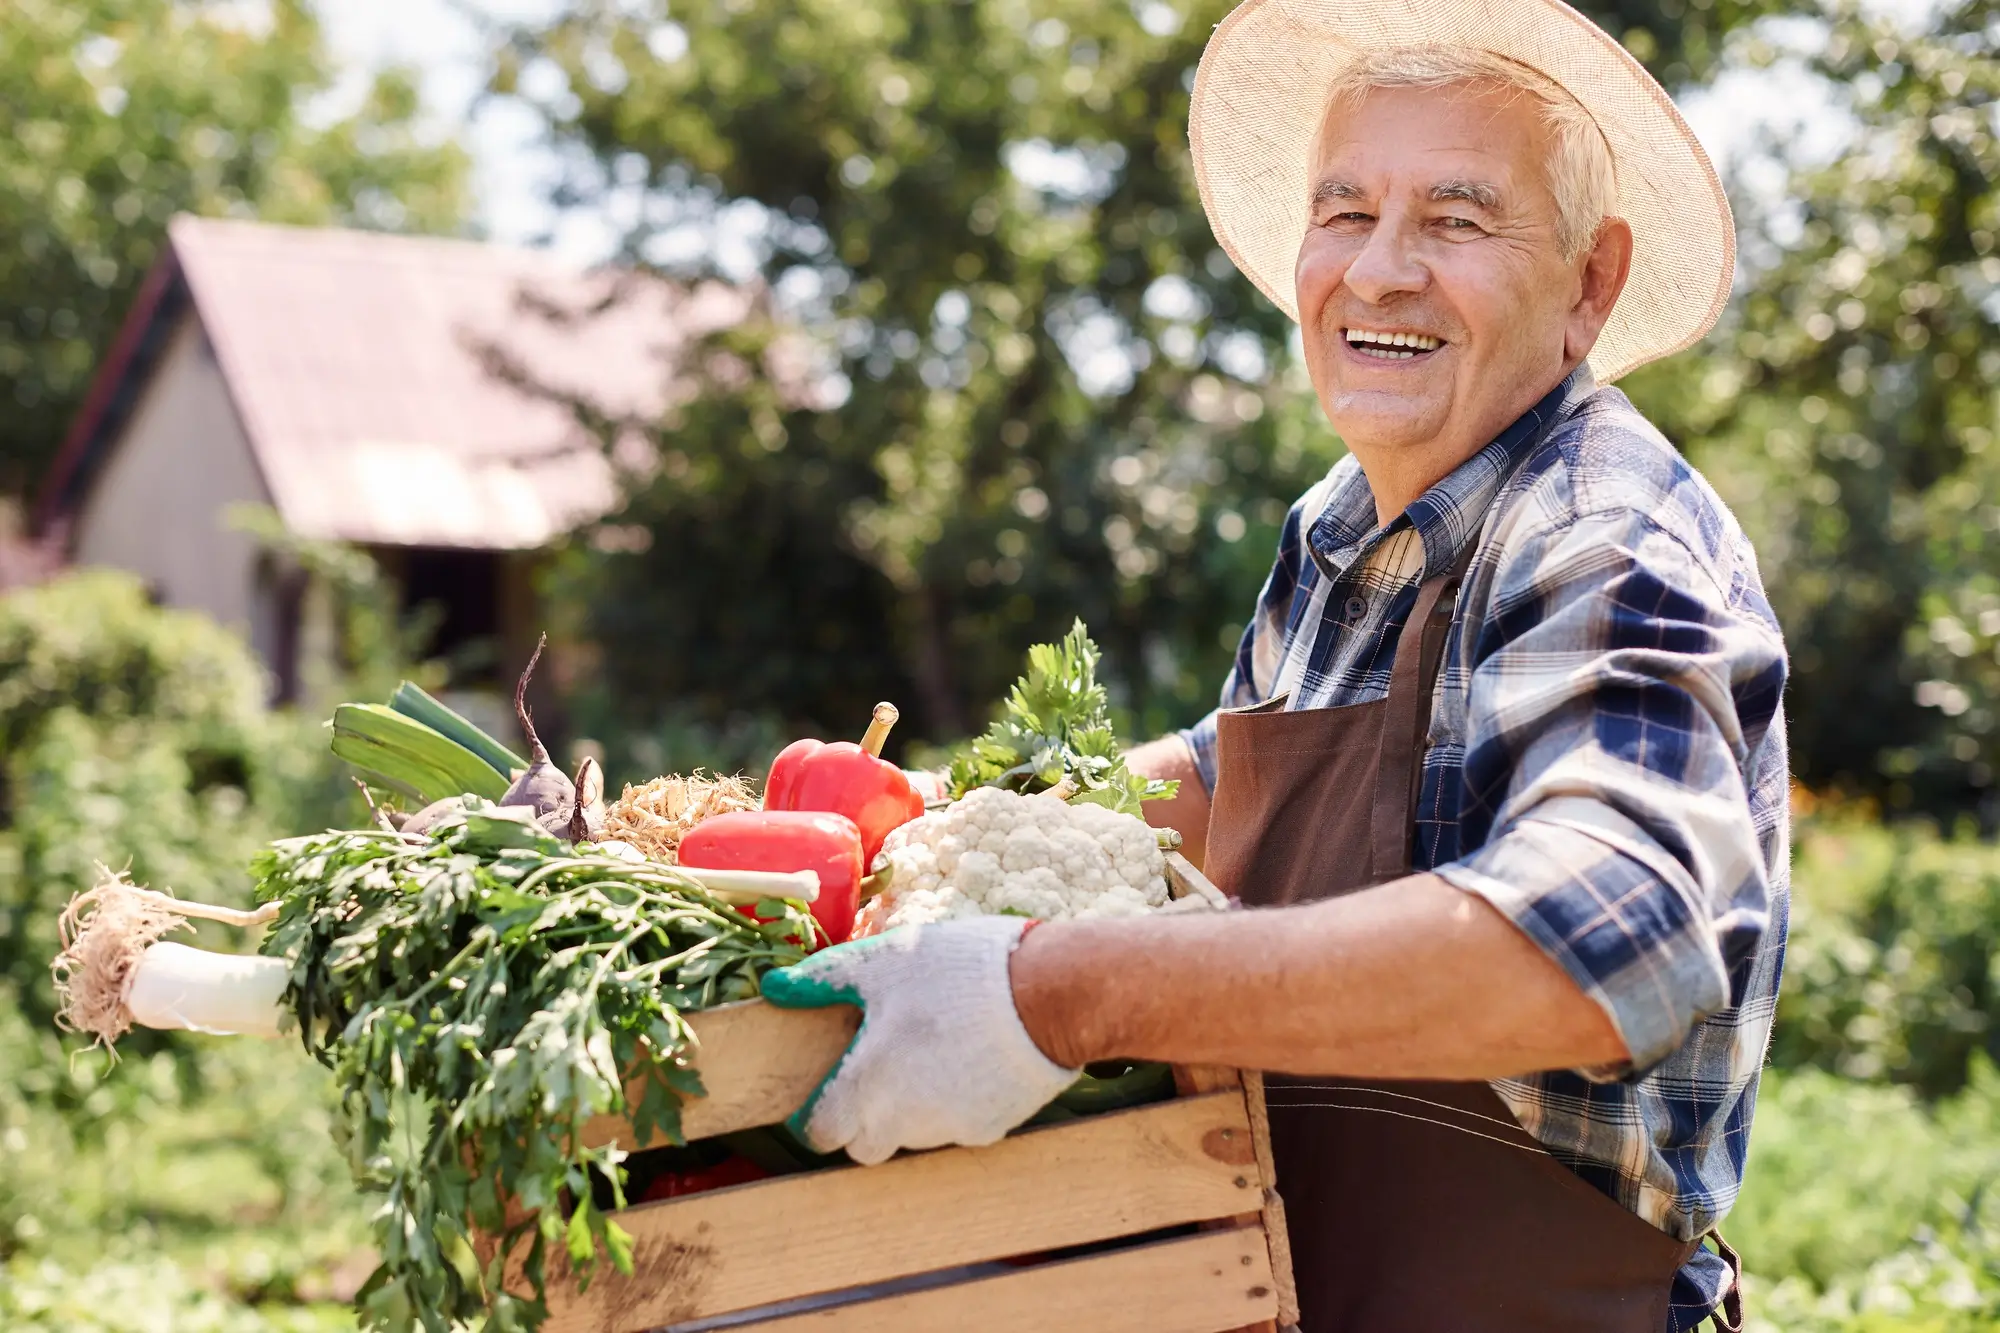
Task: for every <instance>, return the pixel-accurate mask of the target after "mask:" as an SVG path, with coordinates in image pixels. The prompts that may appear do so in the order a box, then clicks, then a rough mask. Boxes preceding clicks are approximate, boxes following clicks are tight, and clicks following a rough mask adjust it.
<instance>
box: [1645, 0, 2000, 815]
mask: <svg viewBox="0 0 2000 1333" xmlns="http://www.w3.org/2000/svg"><path fill="white" fill-rule="evenodd" d="M1996 16H2000V8H1996V6H1995V5H1993V4H1991V3H1989V2H1988V0H1973V2H1972V3H1960V4H1957V5H1952V6H1948V7H1945V8H1943V9H1940V10H1938V11H1935V12H1933V13H1930V14H1927V15H1926V16H1925V17H1924V26H1923V27H1922V28H1920V29H1918V30H1915V31H1912V30H1910V29H1909V28H1908V27H1907V26H1902V25H1903V24H1904V23H1905V22H1906V20H1900V19H1899V18H1897V17H1896V16H1888V15H1885V14H1884V13H1883V12H1882V11H1875V10H1868V9H1863V8H1860V7H1853V8H1842V9H1839V10H1837V11H1835V12H1834V13H1833V14H1832V16H1831V19H1830V22H1829V25H1828V27H1827V29H1826V30H1825V32H1824V33H1823V34H1822V36H1823V39H1824V40H1823V44H1821V45H1818V46H1816V47H1813V48H1810V49H1809V50H1808V52H1807V58H1808V59H1809V61H1810V64H1811V65H1812V67H1814V68H1815V69H1817V70H1818V71H1819V72H1820V73H1821V74H1823V75H1824V76H1825V77H1826V78H1828V79H1829V80H1830V81H1832V86H1833V87H1834V88H1836V89H1840V90H1844V93H1845V96H1846V99H1847V103H1848V110H1849V111H1850V112H1851V114H1852V115H1853V116H1854V117H1855V119H1856V123H1857V137H1856V140H1855V142H1854V143H1853V145H1852V146H1851V147H1850V149H1849V150H1848V151H1847V152H1845V153H1843V154H1842V155H1841V157H1840V158H1839V159H1838V160H1837V161H1835V162H1833V163H1832V164H1831V165H1827V166H1819V167H1813V168H1810V169H1807V170H1803V171H1801V172H1800V173H1798V175H1797V177H1796V179H1795V181H1794V184H1793V196H1794V198H1793V202H1792V203H1791V204H1790V205H1789V206H1788V207H1787V208H1786V209H1785V210H1784V211H1783V212H1781V213H1780V214H1779V215H1778V216H1775V217H1768V218H1751V219H1748V220H1747V221H1748V222H1749V224H1750V226H1749V232H1750V237H1751V240H1752V242H1753V244H1751V245H1746V247H1745V248H1746V252H1748V253H1750V254H1752V255H1753V256H1757V255H1760V254H1761V255H1762V256H1766V257H1764V258H1761V259H1755V260H1753V266H1752V268H1751V277H1752V279H1753V281H1752V284H1751V286H1750V288H1749V290H1748V291H1747V293H1746V294H1745V295H1744V297H1743V298H1742V299H1741V300H1740V301H1739V302H1738V304H1737V307H1736V308H1735V310H1734V311H1733V312H1732V314H1731V316H1730V318H1729V320H1728V321H1727V323H1726V324H1725V326H1724V328H1723V330H1722V331H1721V332H1720V333H1719V334H1718V335H1717V337H1715V338H1714V339H1712V340H1711V343H1710V345H1709V348H1708V354H1707V355H1705V356H1704V357H1702V358H1700V359H1694V358H1679V359H1677V360H1674V361H1669V362H1666V363H1662V364H1661V365H1660V366H1659V367H1658V368H1657V369H1655V370H1651V371H1648V372H1646V373H1644V374H1642V375H1641V376H1640V377H1637V378H1636V379H1635V382H1634V385H1633V386H1632V387H1633V392H1634V395H1635V397H1636V398H1637V399H1638V400H1639V401H1640V403H1641V405H1642V406H1645V407H1647V408H1648V409H1650V410H1651V412H1652V414H1653V415H1654V417H1655V419H1656V420H1659V421H1660V422H1661V423H1662V424H1663V425H1664V426H1666V427H1667V429H1668V430H1669V433H1670V434H1671V435H1673V436H1674V437H1675V438H1677V439H1680V440H1683V441H1688V442H1691V444H1692V451H1693V452H1694V454H1695V456H1696V457H1697V459H1698V460H1699V461H1700V462H1702V464H1703V465H1704V466H1705V467H1706V469H1707V470H1708V471H1709V472H1710V474H1711V475H1712V476H1713V477H1714V478H1715V479H1716V480H1717V482H1718V484H1719V485H1720V486H1721V487H1722V489H1723V490H1724V492H1725V493H1726V494H1727V495H1728V496H1729V498H1730V499H1731V500H1732V501H1733V502H1734V503H1735V504H1736V506H1737V508H1738V510H1739V512H1741V513H1742V515H1743V517H1744V519H1745V522H1746V524H1747V526H1748V527H1749V528H1750V529H1751V532H1752V535H1753V536H1754V537H1755V538H1756V541H1757V546H1758V550H1759V552H1760V553H1761V555H1762V557H1763V566H1764V574H1765V579H1766V582H1767V584H1768V585H1769V586H1770V588H1771V590H1772V596H1773V601H1774V603H1775V605H1776V608H1777V610H1778V612H1779V615H1780V618H1781V619H1782V621H1783V622H1784V625H1785V628H1786V633H1787V637H1788V639H1789V641H1790V644H1791V649H1792V665H1793V678H1792V687H1791V691H1790V694H1789V698H1788V700H1787V711H1788V713H1789V715H1790V718H1791V723H1792V748H1793V767H1794V771H1795V772H1796V773H1798V774H1799V776H1800V777H1801V778H1802V779H1803V780H1804V781H1806V782H1807V783H1808V784H1809V785H1813V786H1826V787H1839V788H1845V789H1848V790H1850V791H1854V792H1857V793H1862V794H1866V795H1870V796H1873V797H1876V798H1879V799H1880V800H1882V801H1883V802H1885V803H1886V804H1887V805H1888V806H1889V807H1890V808H1891V809H1894V810H1904V811H1908V810H1925V811H1931V812H1935V813H1940V814H1949V813H1950V812H1952V811H1954V810H1963V809H1965V808H1967V807H1968V806H1980V805H1983V806H1984V807H1985V813H1986V818H1987V820H1988V822H1989V823H1991V822H1992V821H1993V819H1994V817H1995V815H1996V814H2000V811H1996V810H1995V809H1994V808H1993V807H1992V802H1991V797H1990V795H1989V793H1991V792H1992V790H1993V781H1994V773H1995V769H1996V765H2000V666H1997V665H1996V656H1995V654H1996V647H2000V563H1997V562H1996V546H1995V536H1994V534H1995V532H1996V531H2000V508H1996V507H1995V506H1994V503H1993V496H1994V495H1995V494H1996V493H2000V491H1996V483H2000V445H1996V437H1995V431H1996V429H2000V419H1996V416H1997V414H1996V399H1995V396H1994V389H1993V385H1994V383H1995V381H1996V377H1997V376H2000V330H1996V319H2000V308H1996V306H1995V301H1994V293H1995V291H1996V290H2000V249H1996V236H2000V144H1996V140H1995V137H1994V128H1993V121H1992V114H1993V108H1994V104H1995V98H1996V95H2000V62H1997V61H1996V59H1995V57H1996V55H2000V49H1996V44H2000V29H1996V27H1995V26H1994V20H1995V18H1996ZM1781 54H1783V53H1782V52H1781V51H1779V50H1778V49H1776V48H1774V47H1772V46H1769V45H1764V46H1762V49H1761V50H1753V51H1752V52H1751V55H1752V56H1753V57H1754V58H1759V59H1765V60H1768V59H1773V58H1776V57H1778V56H1779V55H1781ZM1794 210H1795V211H1794Z"/></svg>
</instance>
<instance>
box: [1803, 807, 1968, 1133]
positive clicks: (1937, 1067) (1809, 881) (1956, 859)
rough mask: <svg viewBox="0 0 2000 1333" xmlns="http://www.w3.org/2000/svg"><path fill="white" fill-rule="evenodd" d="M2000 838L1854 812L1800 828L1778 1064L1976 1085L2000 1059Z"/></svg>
mask: <svg viewBox="0 0 2000 1333" xmlns="http://www.w3.org/2000/svg"><path fill="white" fill-rule="evenodd" d="M1996 950H2000V850H1996V849H1995V848H1994V846H1993V845H1992V844H1990V843H1987V842H1983V841H1980V840H1978V839H1975V838H1973V837H1970V836H1960V837H1955V838H1942V837H1939V836H1937V835H1936V834H1934V833H1931V832H1929V831H1927V830H1926V829H1924V828H1923V827H1921V826H1919V827H1897V828H1887V827H1883V826H1881V825H1877V824H1873V823H1867V822H1863V821H1861V820H1859V819H1856V818H1853V817H1836V818H1815V819H1809V820H1806V821H1802V822H1801V824H1800V826H1799V828H1798V838H1797V848H1796V855H1795V857H1794V862H1793V872H1792V933H1791V944H1790V949H1789V952H1788V953H1787V956H1786V962H1785V985H1784V992H1783V995H1782V996H1781V998H1780V1000H1779V1004H1778V1022H1777V1026H1776V1029H1775V1031H1774V1032H1773V1034H1772V1043H1771V1059H1772V1062H1773V1063H1774V1064H1776V1065H1778V1066H1779V1067H1780V1068H1788V1069H1789V1068H1801V1067H1808V1066H1810V1067H1814V1068H1819V1069H1825V1070H1829V1071H1831V1072H1834V1073H1839V1074H1845V1075H1847V1076H1849V1077H1852V1078H1859V1079H1880V1080H1886V1081H1888V1082H1892V1083H1899V1084H1907V1085H1909V1086H1911V1087H1913V1088H1915V1089H1916V1090H1917V1091H1918V1092H1919V1093H1921V1094H1922V1095H1923V1096H1925V1097H1933V1098H1935V1097H1942V1096H1946V1095H1948V1094H1950V1093H1952V1092H1955V1091H1957V1090H1958V1089H1959V1088H1962V1087H1964V1086H1965V1083H1966V1080H1967V1078H1968V1076H1969V1073H1970V1070H1971V1069H1972V1062H1973V1059H1974V1057H1975V1055H1977V1054H1979V1053H1981V1052H1983V1053H1984V1054H1985V1055H1986V1056H1987V1057H1988V1058H1991V1059H2000V1027H1996V1024H1995V1022H1994V1009H1995V1003H1996V996H1995V980H1996V978H1995V961H1996Z"/></svg>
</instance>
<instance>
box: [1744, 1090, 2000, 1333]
mask: <svg viewBox="0 0 2000 1333" xmlns="http://www.w3.org/2000/svg"><path fill="white" fill-rule="evenodd" d="M1996 1179H2000V1074H1996V1073H1995V1071H1994V1069H1993V1066H1992V1065H1991V1064H1989V1063H1988V1062H1987V1061H1986V1060H1985V1059H1984V1057H1981V1058H1979V1059H1977V1060H1976V1061H1975V1062H1974V1067H1973V1072H1972V1077H1971V1079H1970V1081H1969V1082H1968V1084H1967V1086H1966V1087H1965V1089H1964V1090H1963V1091H1961V1092H1959V1093H1958V1094H1957V1095H1956V1096H1954V1097H1952V1098H1950V1099H1947V1100H1946V1101H1943V1102H1940V1103H1938V1104H1936V1105H1934V1106H1926V1105H1925V1104H1924V1103H1923V1102H1922V1101H1920V1100H1919V1099H1918V1098H1917V1097H1916V1096H1915V1095H1914V1093H1913V1092H1912V1090H1910V1089H1908V1088H1898V1087H1887V1086H1882V1085H1879V1084H1866V1083H1860V1082H1856V1081H1854V1080H1852V1079H1845V1078H1841V1077H1838V1076H1836V1075H1833V1074H1828V1073H1825V1072H1823V1071H1820V1070H1816V1069H1808V1070H1800V1071H1798V1072H1795V1073H1790V1074H1786V1073H1782V1072H1776V1071H1773V1072H1769V1073H1767V1075H1766V1078H1765V1083H1764V1087H1763V1091H1762V1093H1761V1095H1760V1096H1759V1098H1758V1103H1757V1119H1756V1125H1755V1128H1754V1130H1753V1132H1752V1135H1751V1140H1750V1166H1749V1172H1748V1175H1747V1176H1746V1178H1745V1182H1744V1193H1743V1197H1742V1198H1741V1200H1739V1201H1738V1203H1737V1206H1736V1209H1735V1211H1733V1212H1732V1213H1731V1214H1730V1215H1729V1219H1728V1221H1727V1222H1726V1223H1725V1224H1724V1232H1725V1234H1727V1235H1728V1236H1729V1238H1730V1241H1731V1243H1733V1244H1734V1245H1735V1246H1736V1247H1737V1249H1738V1250H1739V1251H1740V1252H1741V1253H1742V1254H1743V1256H1744V1262H1745V1264H1746V1265H1747V1266H1748V1267H1749V1268H1750V1270H1751V1272H1752V1274H1753V1277H1754V1279H1755V1280H1754V1281H1753V1282H1752V1283H1751V1285H1750V1290H1749V1296H1750V1304H1751V1307H1752V1308H1751V1313H1752V1314H1754V1315H1755V1316H1756V1320H1755V1323H1756V1324H1757V1325H1758V1326H1759V1327H1761V1328H1764V1329H1783V1330H1786V1333H1836V1331H1838V1333H1864V1331H1865V1330H1877V1329H1880V1330H1888V1329H1897V1330H1909V1331H1910V1333H1915V1330H1919V1329H1923V1330H1935V1331H1936V1333H1945V1331H1946V1330H1959V1329H1966V1330H1970V1329H1973V1328H1991V1327H1993V1326H1994V1322H1993V1321H1994V1320H1996V1319H2000V1204H1996V1202H1995V1200H1994V1191H1993V1188H1992V1187H1993V1185H1994V1183H1995V1181H1996Z"/></svg>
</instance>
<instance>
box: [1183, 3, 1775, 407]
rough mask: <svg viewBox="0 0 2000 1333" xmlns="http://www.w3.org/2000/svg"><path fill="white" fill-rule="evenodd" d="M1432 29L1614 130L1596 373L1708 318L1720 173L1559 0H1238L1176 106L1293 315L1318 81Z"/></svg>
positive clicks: (1671, 342)
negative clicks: (1615, 233) (1614, 232)
mask: <svg viewBox="0 0 2000 1333" xmlns="http://www.w3.org/2000/svg"><path fill="white" fill-rule="evenodd" d="M1434 43H1444V44H1449V45H1454V46H1468V47H1473V48H1476V49H1480V50H1486V51H1491V52H1493V53H1494V54H1496V55H1501V56H1505V57H1507V58H1508V59H1510V60H1514V61H1517V62H1519V63H1521V64H1523V65H1528V66H1530V67H1532V68H1533V69H1536V70H1538V71H1540V72H1541V73H1542V74H1544V75H1546V76H1548V77H1549V78H1551V79H1553V80H1554V81H1555V82H1556V83H1558V84H1560V85H1561V86H1562V87H1564V88H1566V89H1568V90H1569V92H1570V94H1571V95H1572V96H1574V97H1575V98H1576V100H1577V101H1578V102H1579V103H1581V104H1582V105H1583V107H1584V109H1585V110H1587V111H1588V112H1589V113H1590V115H1591V116H1592V118H1594V119H1595V120H1596V121H1597V126H1598V128H1599V129H1600V130H1602V131H1603V133H1604V139H1605V142H1606V143H1608V144H1609V145H1610V146H1611V154H1612V160H1613V162H1614V163H1615V164H1616V166H1617V172H1618V197H1617V201H1616V203H1615V204H1614V206H1613V208H1612V212H1613V213H1614V214H1615V215H1616V216H1618V217H1622V218H1624V219H1625V220H1626V222H1628V223H1630V224H1631V227H1632V238H1633V255H1632V275H1631V277H1630V279H1629V280H1628V281H1627V283H1626V286H1625V292H1624V295H1622V296H1621V297H1620V298H1619V300H1618V305H1617V308H1616V309H1614V310H1613V311H1612V312H1611V319H1610V321H1609V322H1608V323H1606V324H1605V326H1604V332H1603V333H1602V334H1601V335H1600V336H1599V338H1598V340H1597V345H1596V347H1595V348H1594V349H1593V350H1592V352H1591V354H1590V366H1591V369H1592V371H1594V372H1595V373H1596V375H1597V379H1598V382H1599V383H1609V382H1611V381H1612V380H1614V379H1616V378H1618V377H1619V376H1620V375H1623V374H1624V373H1625V372H1626V371H1628V370H1631V369H1633V368H1634V367H1636V366H1641V365H1644V364H1645V363H1646V362H1648V361H1652V360H1656V359H1658V358H1659V357H1663V356H1667V355H1669V354H1671V353H1673V352H1678V351H1680V350H1681V349H1682V348H1683V347H1686V346H1688V345H1689V344H1691V343H1693V342H1695V341H1696V340H1697V339H1699V338H1700V337H1701V336H1702V335H1703V334H1704V333H1707V332H1708V330H1709V329H1710V328H1711V327H1713V325H1714V324H1715V321H1716V318H1717V316H1719V315H1720V314H1721V313H1722V306H1723V302H1724V301H1726V300H1727V299H1728V297H1729V285H1730V281H1731V279H1732V277H1733V275H1734V273H1735V268H1736V226H1735V223H1734V221H1733V220H1732V219H1731V218H1730V215H1729V201H1728V199H1726V198H1725V197H1724V196H1723V193H1722V182H1721V181H1719V180H1717V179H1716V175H1715V168H1714V167H1713V166H1711V165H1710V164H1709V160H1708V154H1707V153H1705V152H1703V151H1702V147H1701V145H1700V144H1699V143H1698V142H1696V140H1695V137H1694V133H1693V131H1691V130H1690V129H1688V127H1687V122H1686V121H1684V120H1682V119H1681V115H1680V112H1679V111H1677V110H1676V109H1675V108H1674V104H1673V102H1672V101H1671V100H1669V99H1668V97H1667V94H1666V91H1665V90H1664V89H1662V88H1661V87H1660V85H1659V84H1657V83H1655V82H1654V81H1653V78H1652V76H1651V75H1649V74H1647V73H1646V71H1645V69H1644V68H1643V67H1642V66H1641V65H1640V64H1639V62H1638V61H1636V60H1634V59H1633V58H1632V57H1631V55H1630V54H1628V53H1627V52H1626V50H1625V48H1624V47H1622V46H1620V45H1618V43H1617V42H1615V41H1613V40H1612V39H1611V37H1610V36H1609V35H1608V34H1607V33H1605V31H1604V30H1603V29H1601V28H1599V27H1598V26H1597V25H1596V24H1594V23H1592V22H1591V21H1590V20H1589V19H1587V18H1585V17H1584V16H1583V15H1581V14H1579V13H1577V12H1576V11H1575V10H1574V9H1571V8H1570V7H1569V6H1568V5H1566V4H1563V3H1562V0H1245V3H1243V4H1242V5H1240V6H1238V7H1237V8H1236V9H1235V10H1234V11H1233V12H1232V13H1231V14H1230V15H1229V17H1227V18H1225V19H1224V20H1223V21H1222V23H1221V24H1220V25H1219V26H1217V28H1216V30H1215V35H1214V36H1212V37H1210V38H1209V40H1208V49H1207V50H1206V51H1204V52H1203V53H1202V57H1201V69H1200V71H1199V73H1198V74H1197V75H1196V77H1195V84H1194V102H1193V106H1192V107H1191V109H1190V111H1189V114H1188V137H1189V139H1190V140H1191V142H1192V145H1193V148H1194V172H1195V180H1196V182H1197V183H1198V184H1199V185H1200V187H1201V202H1202V206H1203V207H1204V208H1206V209H1207V210H1208V221H1209V225H1210V226H1211V227H1213V228H1214V230H1215V235H1216V239H1218V240H1219V241H1221V242H1222V248H1223V249H1224V250H1225V251H1227V252H1228V254H1229V257H1230V258H1231V259H1233V260H1235V261H1236V266H1237V267H1238V268H1240V269H1242V270H1243V272H1244V273H1245V274H1246V275H1247V276H1248V277H1249V279H1250V280H1251V281H1252V282H1254V283H1256V284H1257V286H1258V287H1259V288H1260V289H1261V290H1262V291H1263V293H1264V294H1265V295H1266V296H1268V297H1270V298H1271V300H1272V301H1274V302H1276V303H1277V306H1278V308H1279V309H1280V310H1283V311H1284V312H1285V313H1286V314H1288V315H1290V316H1291V317H1292V318H1293V319H1297V318H1298V315H1299V312H1298V309H1297V307H1296V305H1295V304H1294V301H1293V293H1292V271H1293V266H1294V265H1295V264H1296V262H1297V260H1298V254H1299V242H1300V241H1301V240H1302V239H1303V238H1304V236H1305V233H1306V221H1307V219H1306V192H1307V189H1308V182H1307V180H1306V176H1307V172H1308V171H1309V169H1310V168H1309V164H1308V163H1307V160H1306V159H1307V154H1308V152H1309V151H1310V148H1311V144H1312V141H1313V136H1314V134H1315V133H1316V132H1317V131H1318V129H1319V122H1320V117H1321V115H1322V114H1323V112H1324V111H1325V108H1326V100H1327V94H1328V92H1329V91H1330V90H1331V88H1332V85H1333V82H1334V80H1335V78H1336V77H1337V76H1338V75H1339V74H1340V72H1341V70H1342V69H1343V68H1344V67H1345V66H1346V65H1347V64H1348V62H1349V61H1351V60H1353V59H1354V58H1355V57H1356V55H1358V54H1359V53H1360V52H1362V51H1365V50H1371V49H1375V48H1380V47H1398V46H1419V45H1429V44H1434Z"/></svg>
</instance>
